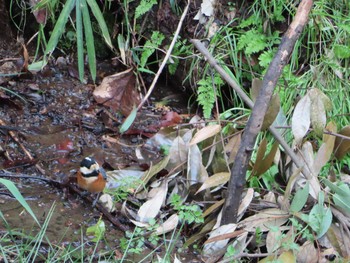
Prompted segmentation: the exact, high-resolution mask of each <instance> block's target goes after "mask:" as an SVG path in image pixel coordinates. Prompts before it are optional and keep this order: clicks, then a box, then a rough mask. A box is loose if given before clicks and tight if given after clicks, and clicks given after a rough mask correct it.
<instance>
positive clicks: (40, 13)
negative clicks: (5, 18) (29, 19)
mask: <svg viewBox="0 0 350 263" xmlns="http://www.w3.org/2000/svg"><path fill="white" fill-rule="evenodd" d="M39 2H40V1H39V0H31V1H30V5H31V7H33V9H34V10H33V15H34V16H35V19H36V22H38V23H39V24H46V18H47V10H46V8H40V9H39V8H37V9H35V5H36V4H37V3H39Z"/></svg>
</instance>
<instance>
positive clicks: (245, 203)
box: [237, 188, 254, 216]
mask: <svg viewBox="0 0 350 263" xmlns="http://www.w3.org/2000/svg"><path fill="white" fill-rule="evenodd" d="M253 197H254V189H253V188H248V189H247V192H246V195H245V196H244V197H243V199H242V201H241V204H240V205H239V207H238V213H237V215H238V216H243V214H244V212H245V211H246V210H247V208H248V207H249V205H250V203H251V202H252V200H253Z"/></svg>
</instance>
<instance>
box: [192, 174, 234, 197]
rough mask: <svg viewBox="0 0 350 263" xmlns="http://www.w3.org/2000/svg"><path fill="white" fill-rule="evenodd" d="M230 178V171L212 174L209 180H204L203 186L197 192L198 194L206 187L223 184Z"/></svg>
mask: <svg viewBox="0 0 350 263" xmlns="http://www.w3.org/2000/svg"><path fill="white" fill-rule="evenodd" d="M228 180H230V173H226V172H225V173H217V174H214V175H212V176H210V177H209V178H208V179H207V180H205V181H204V183H203V184H202V186H201V187H200V188H199V189H198V191H197V192H196V194H198V193H199V192H200V191H203V190H205V189H208V188H211V187H215V186H218V185H221V184H225V183H227V182H228Z"/></svg>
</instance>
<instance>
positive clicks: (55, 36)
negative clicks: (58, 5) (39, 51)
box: [45, 0, 76, 55]
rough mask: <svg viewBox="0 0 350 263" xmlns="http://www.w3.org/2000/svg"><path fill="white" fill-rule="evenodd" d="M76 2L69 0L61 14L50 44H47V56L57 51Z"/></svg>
mask: <svg viewBox="0 0 350 263" xmlns="http://www.w3.org/2000/svg"><path fill="white" fill-rule="evenodd" d="M75 2H76V0H67V2H66V3H65V5H64V7H63V9H62V11H61V14H60V16H59V18H58V20H57V23H56V24H55V27H54V29H53V31H52V34H51V37H50V40H49V43H47V46H46V50H45V55H47V54H50V53H52V52H53V51H54V50H55V48H56V46H57V43H58V40H59V39H60V37H61V36H62V34H63V32H64V28H65V26H66V23H67V21H68V17H69V15H70V13H71V11H72V10H73V8H74V6H75Z"/></svg>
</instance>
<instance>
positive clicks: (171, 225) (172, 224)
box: [156, 214, 179, 236]
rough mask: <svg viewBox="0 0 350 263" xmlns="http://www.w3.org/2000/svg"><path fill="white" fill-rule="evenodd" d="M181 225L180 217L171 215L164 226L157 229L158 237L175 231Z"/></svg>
mask: <svg viewBox="0 0 350 263" xmlns="http://www.w3.org/2000/svg"><path fill="white" fill-rule="evenodd" d="M178 223H179V216H178V215H177V214H173V215H171V216H170V217H169V218H168V219H167V220H166V221H165V222H164V223H163V224H161V225H160V226H159V227H158V228H157V229H156V235H158V236H159V235H162V234H165V233H168V232H170V231H172V230H174V229H175V228H176V227H177V225H178Z"/></svg>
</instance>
